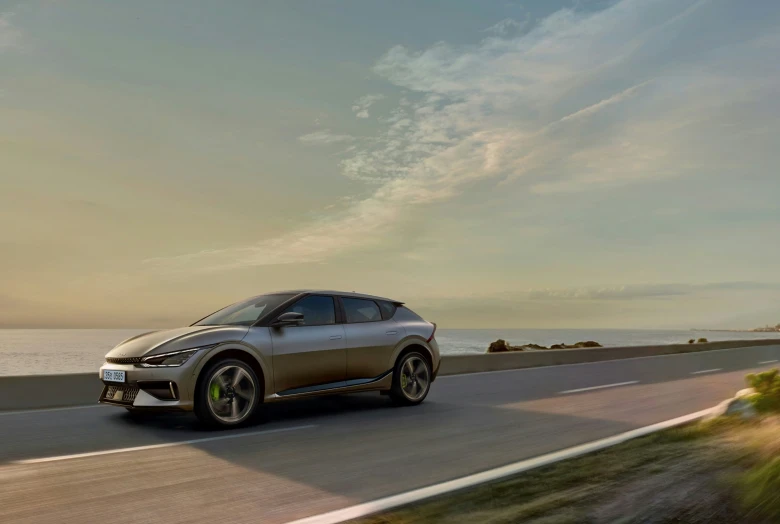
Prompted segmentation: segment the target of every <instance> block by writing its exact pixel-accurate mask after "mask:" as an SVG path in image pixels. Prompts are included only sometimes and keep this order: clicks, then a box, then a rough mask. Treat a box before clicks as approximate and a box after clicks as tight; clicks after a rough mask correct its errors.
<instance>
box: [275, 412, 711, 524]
mask: <svg viewBox="0 0 780 524" xmlns="http://www.w3.org/2000/svg"><path fill="white" fill-rule="evenodd" d="M713 409H714V408H711V409H705V410H703V411H697V412H696V413H691V414H690V415H683V416H682V417H677V418H673V419H671V420H666V421H664V422H659V423H658V424H653V425H651V426H645V427H643V428H639V429H635V430H632V431H627V432H625V433H620V434H619V435H615V436H613V437H607V438H604V439H601V440H594V441H593V442H588V443H587V444H581V445H579V446H574V447H572V448H568V449H564V450H561V451H556V452H554V453H548V454H547V455H541V456H539V457H535V458H532V459H527V460H522V461H520V462H515V463H514V464H509V465H507V466H502V467H500V468H496V469H491V470H488V471H483V472H482V473H476V474H474V475H469V476H467V477H462V478H459V479H455V480H450V481H448V482H442V483H441V484H434V485H433V486H428V487H425V488H420V489H415V490H412V491H407V492H406V493H401V494H399V495H393V496H391V497H386V498H382V499H378V500H372V501H371V502H366V503H363V504H358V505H357V506H352V507H349V508H344V509H339V510H336V511H331V512H329V513H323V514H321V515H314V516H312V517H307V518H303V519H300V520H296V521H293V522H289V523H288V524H337V523H339V522H345V521H348V520H352V519H357V518H361V517H366V516H368V515H373V514H375V513H379V512H382V511H387V510H389V509H393V508H397V507H398V506H405V505H407V504H411V503H413V502H418V501H420V500H423V499H427V498H430V497H435V496H438V495H442V494H444V493H448V492H450V491H455V490H459V489H464V488H470V487H472V486H476V485H478V484H484V483H485V482H492V481H494V480H498V479H501V478H504V477H508V476H511V475H517V474H518V473H523V472H525V471H528V470H531V469H534V468H539V467H541V466H547V465H549V464H553V463H555V462H560V461H562V460H567V459H571V458H575V457H579V456H581V455H585V454H586V453H593V452H594V451H599V450H602V449H605V448H609V447H612V446H616V445H617V444H622V443H624V442H627V441H629V440H632V439H635V438H638V437H643V436H645V435H649V434H651V433H656V432H658V431H663V430H665V429H669V428H673V427H675V426H680V425H682V424H687V423H689V422H693V421H695V420H698V419H700V418H703V417H706V416H707V415H709V414H710V413H712V411H713Z"/></svg>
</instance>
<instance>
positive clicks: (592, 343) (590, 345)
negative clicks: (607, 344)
mask: <svg viewBox="0 0 780 524" xmlns="http://www.w3.org/2000/svg"><path fill="white" fill-rule="evenodd" d="M574 347H575V348H603V347H604V346H602V345H601V344H599V343H598V342H595V341H593V340H588V341H586V342H577V343H576V344H574Z"/></svg>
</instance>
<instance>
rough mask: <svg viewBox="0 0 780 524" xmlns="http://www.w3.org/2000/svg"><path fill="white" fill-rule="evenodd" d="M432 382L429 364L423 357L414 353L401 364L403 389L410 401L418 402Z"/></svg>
mask: <svg viewBox="0 0 780 524" xmlns="http://www.w3.org/2000/svg"><path fill="white" fill-rule="evenodd" d="M430 383H431V375H430V371H429V370H428V364H426V363H425V361H424V360H423V359H422V358H421V357H418V356H417V355H412V356H411V357H409V358H408V359H407V360H406V361H405V362H404V363H403V366H401V390H402V391H403V393H404V396H405V397H406V398H407V399H409V400H410V401H412V402H416V401H417V400H419V399H421V398H423V397H424V396H425V394H426V393H427V392H428V386H429V384H430Z"/></svg>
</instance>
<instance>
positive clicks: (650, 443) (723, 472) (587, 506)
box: [356, 370, 780, 524]
mask: <svg viewBox="0 0 780 524" xmlns="http://www.w3.org/2000/svg"><path fill="white" fill-rule="evenodd" d="M778 375H779V373H778V371H777V370H774V371H770V372H765V373H759V374H756V375H748V377H747V382H748V384H749V385H750V386H751V387H753V388H754V389H755V390H756V393H755V394H754V395H752V396H750V397H749V400H750V401H751V402H760V403H762V406H763V410H762V413H763V415H762V416H761V418H757V419H749V420H746V419H741V418H739V417H719V418H716V419H713V420H708V421H701V422H698V423H695V424H690V425H687V426H683V427H679V428H675V429H671V430H667V431H663V432H660V433H656V434H653V435H650V436H647V437H643V438H640V439H636V440H632V441H630V442H627V443H625V444H622V445H619V446H615V447H613V448H610V449H607V450H604V451H601V452H598V453H593V454H589V455H586V456H583V457H579V458H576V459H572V460H568V461H564V462H560V463H557V464H553V465H550V466H547V467H544V468H539V469H536V470H532V471H529V472H527V473H524V474H521V475H518V476H516V477H512V478H508V479H506V480H502V481H497V482H494V483H490V484H485V485H481V486H477V487H475V488H472V489H469V490H464V491H461V492H458V493H454V494H449V495H445V496H442V497H438V498H434V499H430V500H427V501H424V502H421V503H418V504H414V505H411V506H408V507H404V508H401V509H398V510H396V511H392V512H389V513H385V514H380V515H376V516H373V517H369V518H366V519H362V520H359V521H356V522H359V523H361V524H422V523H433V522H441V523H453V524H459V523H463V524H465V523H471V522H480V523H488V524H509V523H514V522H523V523H526V522H527V523H531V524H607V523H632V522H645V523H656V524H665V523H672V522H674V523H680V524H682V523H711V524H725V523H733V522H750V523H756V524H763V523H771V522H780V437H778V435H780V415H779V413H780V402H776V400H774V399H777V398H780V377H779V376H778ZM757 399H763V400H760V401H759V400H757ZM510 445H511V444H510Z"/></svg>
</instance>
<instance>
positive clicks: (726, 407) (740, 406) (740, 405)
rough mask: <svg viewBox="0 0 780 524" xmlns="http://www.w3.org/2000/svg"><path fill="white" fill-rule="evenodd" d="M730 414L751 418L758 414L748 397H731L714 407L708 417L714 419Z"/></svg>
mask: <svg viewBox="0 0 780 524" xmlns="http://www.w3.org/2000/svg"><path fill="white" fill-rule="evenodd" d="M729 415H738V416H739V417H740V418H744V419H750V418H755V417H756V416H758V413H756V408H754V407H753V404H752V403H751V402H750V401H749V400H748V399H747V398H744V397H743V398H730V399H728V400H724V401H723V402H721V403H720V404H718V405H717V406H715V408H714V409H713V411H712V413H710V414H709V415H708V416H707V418H708V419H713V418H718V417H723V416H729Z"/></svg>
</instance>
